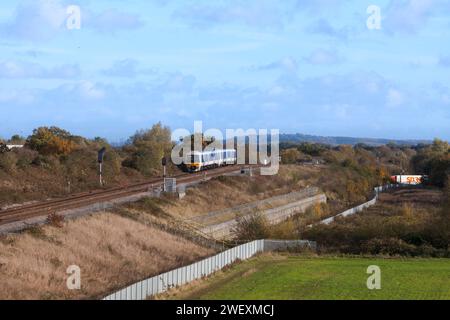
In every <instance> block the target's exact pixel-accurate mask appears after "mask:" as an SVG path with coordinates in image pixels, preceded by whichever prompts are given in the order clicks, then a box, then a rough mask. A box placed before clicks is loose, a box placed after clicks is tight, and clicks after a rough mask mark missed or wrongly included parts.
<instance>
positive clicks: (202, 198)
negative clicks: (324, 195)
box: [161, 166, 320, 218]
mask: <svg viewBox="0 0 450 320" xmlns="http://www.w3.org/2000/svg"><path fill="white" fill-rule="evenodd" d="M319 175H320V169H318V168H309V167H301V166H281V167H280V173H279V175H277V176H253V177H252V178H249V177H247V176H238V177H222V178H218V179H214V180H211V181H208V182H207V183H204V184H201V185H199V186H198V187H196V188H192V189H189V190H188V192H187V195H188V196H187V197H186V198H184V199H182V200H180V201H176V202H175V201H174V202H170V203H167V204H164V205H162V206H161V207H162V208H163V210H164V211H165V212H167V213H170V214H171V215H174V216H178V217H182V218H191V217H196V216H200V215H203V214H206V213H209V212H211V211H218V210H223V209H227V208H230V207H235V206H239V205H242V204H247V203H250V202H254V201H258V200H263V199H267V198H270V197H274V196H277V195H282V194H287V193H291V192H294V191H299V190H302V189H304V188H305V187H307V186H308V185H311V186H312V185H313V183H312V182H310V181H312V177H314V178H317V177H318V176H319ZM282 204H284V203H282ZM280 205H281V204H280Z"/></svg>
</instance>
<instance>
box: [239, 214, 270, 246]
mask: <svg viewBox="0 0 450 320" xmlns="http://www.w3.org/2000/svg"><path fill="white" fill-rule="evenodd" d="M233 232H234V233H235V234H236V238H237V240H243V241H252V240H260V239H265V238H268V237H269V236H270V229H269V223H268V221H267V219H266V218H265V217H264V216H263V215H262V214H261V213H254V214H251V215H247V216H241V217H237V224H236V226H235V228H234V229H233Z"/></svg>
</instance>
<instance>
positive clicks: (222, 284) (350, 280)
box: [164, 255, 450, 300]
mask: <svg viewBox="0 0 450 320" xmlns="http://www.w3.org/2000/svg"><path fill="white" fill-rule="evenodd" d="M370 265H377V266H379V267H380V268H381V290H369V289H367V284H366V283H367V278H368V277H369V276H370V275H369V274H367V273H366V272H367V268H368V266H370ZM164 298H169V299H194V300H195V299H201V300H215V299H224V300H231V299H238V300H240V299H242V300H247V299H249V300H251V299H256V300H259V299H269V300H308V299H325V300H330V299H331V300H335V299H337V300H339V299H364V300H366V299H383V300H386V299H408V300H410V299H411V300H416V299H419V300H424V299H445V300H448V299H450V259H381V258H374V259H370V258H323V257H320V258H316V257H312V258H308V257H301V256H284V255H263V256H259V257H257V258H254V259H252V260H250V261H247V262H243V263H240V264H236V265H234V266H233V267H231V268H229V269H228V270H226V271H223V272H220V273H217V274H216V275H214V276H213V277H211V278H209V279H206V280H203V281H201V282H198V283H195V284H191V285H189V286H188V287H186V288H182V289H179V290H177V291H175V292H172V293H170V294H168V295H166V296H165V297H164Z"/></svg>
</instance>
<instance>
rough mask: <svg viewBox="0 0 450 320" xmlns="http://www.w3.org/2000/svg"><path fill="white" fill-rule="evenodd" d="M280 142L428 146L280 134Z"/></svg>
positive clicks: (390, 140) (411, 143)
mask: <svg viewBox="0 0 450 320" xmlns="http://www.w3.org/2000/svg"><path fill="white" fill-rule="evenodd" d="M280 141H281V142H310V143H323V144H329V145H340V144H348V145H356V144H359V143H363V144H367V145H370V146H380V145H385V144H388V143H395V144H398V145H417V144H419V143H424V144H430V143H432V141H430V140H395V139H377V138H352V137H324V136H314V135H307V134H301V133H295V134H280Z"/></svg>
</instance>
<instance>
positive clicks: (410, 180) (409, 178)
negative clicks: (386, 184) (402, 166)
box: [391, 175, 426, 186]
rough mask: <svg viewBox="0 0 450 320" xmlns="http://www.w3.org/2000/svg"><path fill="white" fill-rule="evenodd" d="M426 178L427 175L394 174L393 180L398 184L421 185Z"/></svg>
mask: <svg viewBox="0 0 450 320" xmlns="http://www.w3.org/2000/svg"><path fill="white" fill-rule="evenodd" d="M425 179H426V176H419V175H399V176H392V177H391V181H392V182H394V183H398V184H406V185H414V186H415V185H419V184H422V183H423V182H424V181H425Z"/></svg>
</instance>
